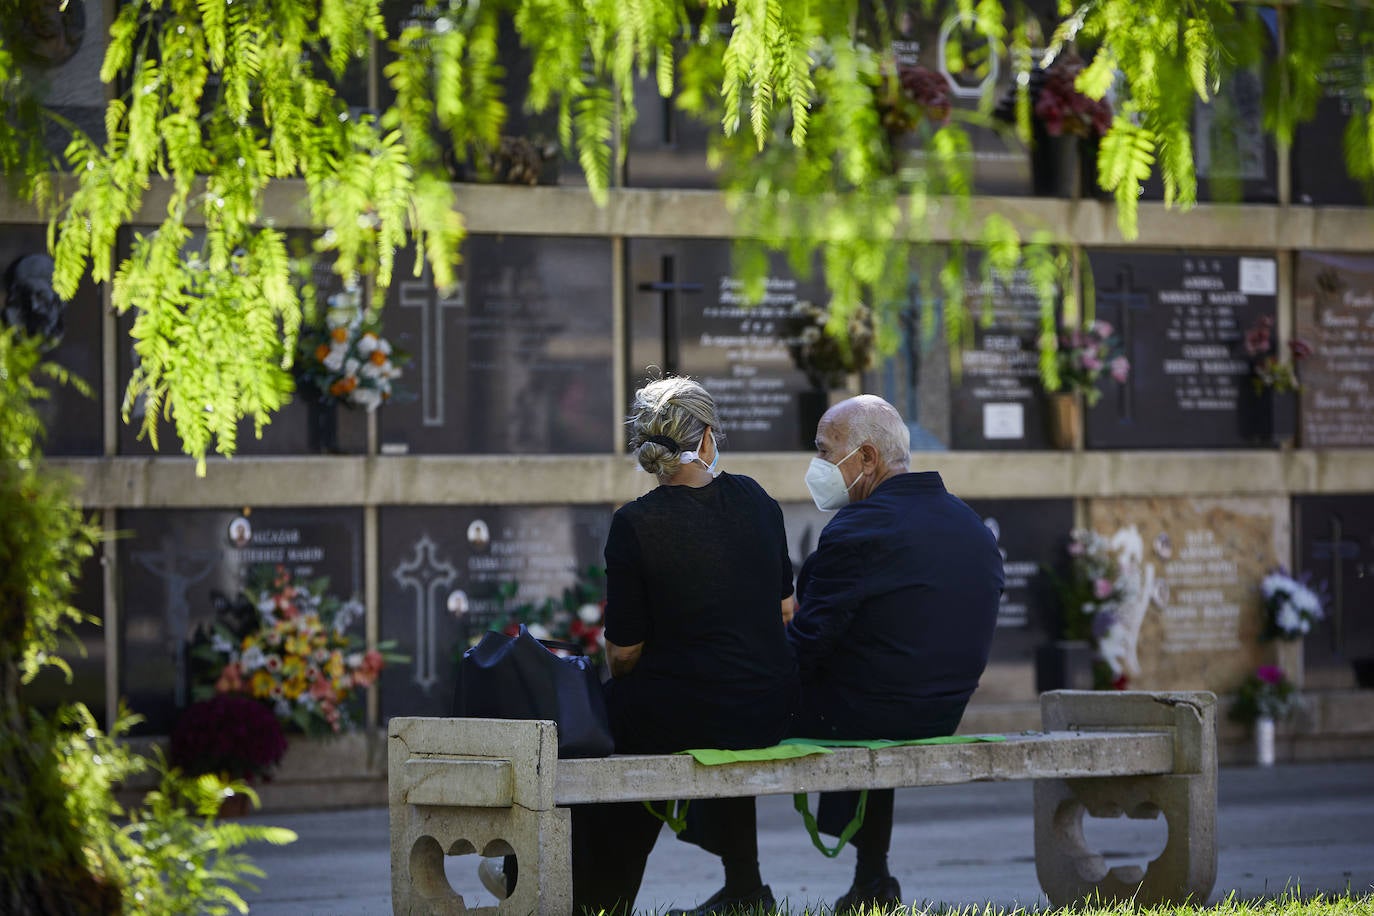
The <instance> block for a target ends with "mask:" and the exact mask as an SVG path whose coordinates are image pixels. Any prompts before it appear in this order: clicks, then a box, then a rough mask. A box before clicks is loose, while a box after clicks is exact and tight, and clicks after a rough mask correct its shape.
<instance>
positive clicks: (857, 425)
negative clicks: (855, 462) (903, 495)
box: [821, 394, 911, 471]
mask: <svg viewBox="0 0 1374 916" xmlns="http://www.w3.org/2000/svg"><path fill="white" fill-rule="evenodd" d="M821 427H822V428H826V429H827V431H828V433H829V438H831V439H832V440H834V441H835V442H836V443H837V444H838V445H840V446H841V448H842V451H843V452H848V451H850V450H852V449H856V448H858V447H859V446H861V445H863V444H864V443H865V442H869V443H872V445H873V448H874V449H875V450H877V452H878V458H879V460H881V461H882V462H883V463H885V464H886V465H887V467H888V469H889V470H894V471H895V470H902V471H905V470H906V469H907V467H908V466H909V465H910V464H911V431H910V430H909V429H908V428H907V425H906V422H905V421H904V420H902V415H901V414H899V413H897V408H895V407H893V406H892V405H891V404H889V403H888V402H887V401H884V400H883V399H882V398H880V397H878V396H877V395H875V394H861V395H859V396H857V397H852V398H849V399H847V400H844V401H841V402H840V403H838V404H836V405H835V406H834V407H832V408H830V409H829V410H828V411H826V413H825V416H824V417H822V418H821Z"/></svg>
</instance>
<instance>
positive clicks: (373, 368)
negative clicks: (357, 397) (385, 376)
mask: <svg viewBox="0 0 1374 916" xmlns="http://www.w3.org/2000/svg"><path fill="white" fill-rule="evenodd" d="M381 374H382V367H381V366H379V365H377V364H376V363H374V362H372V360H368V361H367V362H365V363H363V365H362V367H361V368H360V369H359V370H358V375H359V376H361V377H362V378H365V379H377V378H380V377H381Z"/></svg>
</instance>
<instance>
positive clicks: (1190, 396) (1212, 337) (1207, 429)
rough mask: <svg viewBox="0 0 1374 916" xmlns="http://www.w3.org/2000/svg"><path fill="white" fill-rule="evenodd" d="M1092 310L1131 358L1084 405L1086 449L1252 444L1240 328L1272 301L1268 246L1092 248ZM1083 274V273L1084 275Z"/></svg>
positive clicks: (1268, 312) (1268, 311) (1273, 273)
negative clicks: (1257, 250)
mask: <svg viewBox="0 0 1374 916" xmlns="http://www.w3.org/2000/svg"><path fill="white" fill-rule="evenodd" d="M1088 258H1089V262H1090V264H1091V267H1092V280H1091V282H1092V283H1093V284H1094V287H1095V295H1096V314H1097V317H1098V318H1099V319H1102V320H1105V321H1107V322H1109V323H1110V324H1111V325H1112V326H1113V328H1114V329H1115V330H1116V333H1117V334H1118V336H1119V338H1120V340H1121V345H1122V348H1123V350H1124V353H1125V355H1126V357H1127V358H1128V359H1129V360H1130V362H1131V373H1130V378H1129V380H1128V381H1127V383H1126V384H1125V385H1117V384H1116V383H1115V382H1113V381H1112V380H1111V378H1110V376H1109V375H1106V374H1104V375H1103V379H1102V381H1101V382H1100V385H1101V386H1102V391H1103V397H1102V399H1101V400H1100V401H1099V402H1098V404H1097V406H1096V407H1094V408H1092V409H1091V410H1089V411H1088V412H1087V429H1086V440H1087V445H1088V447H1089V448H1232V447H1243V446H1246V445H1251V444H1255V443H1254V441H1253V439H1252V438H1251V436H1250V433H1249V427H1248V425H1247V422H1246V417H1245V415H1244V409H1245V407H1246V406H1247V402H1246V392H1248V391H1251V390H1252V389H1251V387H1250V386H1251V382H1250V363H1249V360H1248V357H1247V355H1246V353H1245V347H1244V336H1245V332H1246V330H1247V329H1249V328H1250V327H1252V326H1253V325H1254V323H1255V322H1256V321H1257V320H1258V319H1259V318H1260V317H1261V316H1269V317H1270V318H1273V317H1274V315H1275V312H1276V309H1277V301H1278V300H1277V292H1278V290H1277V279H1276V277H1277V263H1276V261H1275V260H1274V257H1273V256H1272V255H1242V254H1227V253H1221V252H1206V251H1201V252H1198V251H1190V252H1174V253H1165V252H1143V251H1092V252H1089V254H1088ZM1085 282H1087V281H1085Z"/></svg>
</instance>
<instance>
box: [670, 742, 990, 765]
mask: <svg viewBox="0 0 1374 916" xmlns="http://www.w3.org/2000/svg"><path fill="white" fill-rule="evenodd" d="M1006 740H1007V739H1006V738H1005V737H1004V736H1002V735H951V736H948V737H944V738H914V739H912V740H909V741H902V740H897V739H892V738H876V739H871V740H866V741H864V740H858V739H835V738H784V739H783V740H782V742H781V743H780V744H775V745H773V746H772V747H751V748H749V749H747V750H742V751H729V750H724V749H722V748H715V747H696V748H690V749H688V750H685V751H679V752H678V753H680V754H691V755H692V759H694V760H695V761H696V762H697V763H699V764H701V765H702V766H708V767H714V766H720V765H721V764H724V763H759V762H763V761H768V760H791V759H793V758H795V757H809V756H811V755H812V754H828V753H830V748H832V747H866V748H869V749H870V750H879V749H881V748H885V747H905V746H907V745H911V744H976V743H978V742H981V741H1006Z"/></svg>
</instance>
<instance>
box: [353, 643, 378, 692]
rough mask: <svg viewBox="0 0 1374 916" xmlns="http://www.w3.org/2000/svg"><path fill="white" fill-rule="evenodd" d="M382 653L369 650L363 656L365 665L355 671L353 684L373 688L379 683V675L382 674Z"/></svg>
mask: <svg viewBox="0 0 1374 916" xmlns="http://www.w3.org/2000/svg"><path fill="white" fill-rule="evenodd" d="M383 664H384V662H383V661H382V653H380V652H378V651H377V650H376V649H369V650H367V652H366V653H365V654H364V655H363V663H362V664H361V665H359V666H358V667H357V668H356V669H354V671H353V683H355V684H357V685H358V686H359V687H371V686H372V685H373V684H374V683H376V681H377V675H379V674H381V673H382V665H383Z"/></svg>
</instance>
